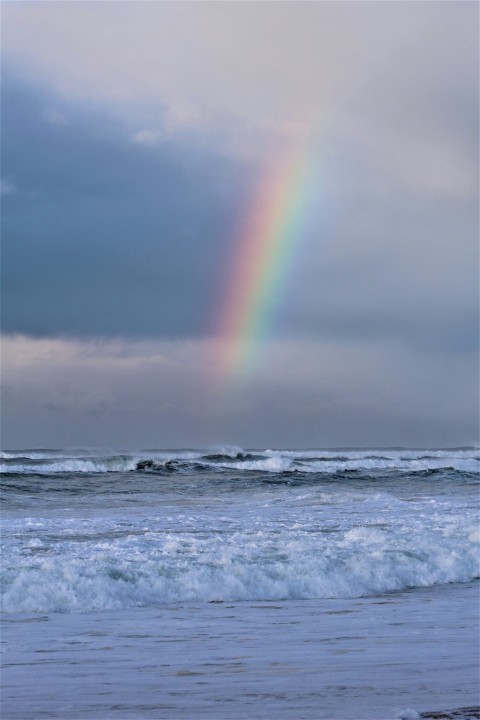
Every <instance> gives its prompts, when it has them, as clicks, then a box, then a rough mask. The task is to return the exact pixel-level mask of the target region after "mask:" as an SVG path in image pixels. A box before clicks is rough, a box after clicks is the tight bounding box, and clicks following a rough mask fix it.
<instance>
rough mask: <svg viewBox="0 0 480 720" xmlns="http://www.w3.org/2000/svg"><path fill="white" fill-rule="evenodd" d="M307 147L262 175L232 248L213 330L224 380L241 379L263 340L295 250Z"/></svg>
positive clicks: (308, 171) (307, 173) (307, 184)
mask: <svg viewBox="0 0 480 720" xmlns="http://www.w3.org/2000/svg"><path fill="white" fill-rule="evenodd" d="M311 156H312V152H311V147H310V145H309V143H307V142H306V141H304V142H302V143H301V144H300V146H299V144H298V143H297V144H296V145H294V146H293V147H290V148H289V149H288V150H287V151H284V152H283V154H282V156H281V157H280V158H277V159H276V161H275V162H274V163H273V164H271V165H270V167H269V168H268V170H267V172H266V173H264V175H263V177H262V179H261V182H260V183H259V188H258V189H257V192H256V193H255V194H254V199H253V202H252V204H251V207H250V209H249V211H248V212H247V213H246V217H245V221H244V224H243V227H242V228H241V232H240V234H239V237H238V239H237V242H236V243H235V255H234V257H233V260H232V268H231V272H230V282H229V287H228V291H227V297H226V299H225V301H224V303H223V309H222V313H221V317H220V321H219V324H218V328H217V333H216V334H217V336H218V337H220V338H221V350H220V353H219V354H220V359H219V365H220V369H221V373H222V375H223V376H224V378H225V380H227V381H229V382H230V381H231V380H232V379H233V378H237V379H240V378H242V377H245V376H247V375H248V374H249V373H250V372H251V370H252V367H253V361H254V359H255V358H257V357H258V351H259V343H260V341H261V340H263V339H265V338H267V337H268V333H269V331H270V329H271V326H272V322H273V318H274V313H275V309H276V307H277V305H278V301H279V299H280V297H281V295H282V288H283V285H284V281H285V278H286V276H287V273H288V270H289V268H290V267H291V265H292V260H293V256H294V254H295V251H296V250H297V248H298V241H299V238H300V236H301V233H302V230H303V227H304V221H305V217H306V215H307V206H308V204H309V200H310V195H311V191H312V188H313V187H314V183H312V174H313V170H314V163H313V162H312V157H311Z"/></svg>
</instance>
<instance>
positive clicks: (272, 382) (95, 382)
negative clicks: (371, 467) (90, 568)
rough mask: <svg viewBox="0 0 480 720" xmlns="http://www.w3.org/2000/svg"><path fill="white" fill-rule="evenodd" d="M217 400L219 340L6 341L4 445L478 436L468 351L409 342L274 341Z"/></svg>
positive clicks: (381, 441)
mask: <svg viewBox="0 0 480 720" xmlns="http://www.w3.org/2000/svg"><path fill="white" fill-rule="evenodd" d="M264 350H265V354H264V356H263V361H262V363H261V364H260V366H259V368H258V372H257V373H256V374H255V376H252V377H251V378H250V381H249V382H247V383H246V384H245V383H244V384H243V385H242V386H238V389H237V391H235V388H233V389H232V390H231V392H230V393H227V394H222V393H219V392H218V376H219V373H221V372H222V369H223V368H222V367H221V366H218V364H217V361H218V358H219V355H218V352H217V349H216V347H215V344H214V343H212V342H211V341H205V340H203V341H182V342H168V341H162V342H142V343H131V342H129V343H125V342H120V341H109V342H84V341H78V340H76V341H72V340H69V341H67V340H34V339H32V338H27V337H22V336H16V337H6V338H4V340H3V366H4V369H3V382H4V384H5V386H6V387H7V392H6V395H5V403H4V410H3V414H4V427H5V432H4V445H5V447H12V446H19V445H20V446H23V447H25V446H31V447H32V446H47V447H51V446H52V444H53V445H61V446H63V447H67V446H69V445H70V446H71V445H78V444H81V445H86V446H91V447H100V446H111V447H114V448H116V449H120V450H121V449H138V448H142V447H143V448H145V447H158V448H161V447H205V446H208V445H211V444H215V443H220V444H222V443H234V444H239V445H242V446H244V447H249V446H255V447H281V446H284V447H285V446H290V447H307V446H311V447H322V446H340V445H343V446H347V445H350V446H355V445H357V446H358V445H364V446H368V445H370V446H371V445H392V444H396V445H398V444H405V445H410V446H412V445H413V446H417V447H418V446H432V445H433V446H434V445H442V444H445V445H461V444H465V443H468V442H472V440H473V439H474V438H475V437H476V433H477V429H478V427H477V426H478V417H477V416H478V409H477V407H476V402H475V398H474V395H473V394H472V388H473V387H474V385H475V382H476V380H475V378H476V364H475V359H474V357H473V355H474V354H472V353H464V354H462V355H461V356H460V355H459V356H457V358H456V359H455V362H454V364H453V365H452V362H451V358H449V357H448V356H442V355H439V356H438V357H437V359H436V361H435V363H434V364H432V362H431V358H430V357H428V356H425V355H423V356H422V355H421V354H418V355H416V356H414V357H412V355H411V354H410V353H409V352H406V351H405V348H404V347H402V346H401V344H398V343H395V342H391V343H387V344H386V345H385V344H384V343H381V344H379V343H378V342H376V341H374V342H370V341H363V342H361V343H358V344H357V346H356V348H355V351H354V352H352V351H351V350H350V351H348V350H347V348H346V347H345V345H343V344H342V343H336V342H277V343H273V344H270V345H269V346H268V347H267V348H265V349H264Z"/></svg>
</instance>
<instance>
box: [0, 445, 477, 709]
mask: <svg viewBox="0 0 480 720" xmlns="http://www.w3.org/2000/svg"><path fill="white" fill-rule="evenodd" d="M2 465H3V468H2V469H3V479H2V495H3V500H2V508H3V513H2V523H3V532H2V543H3V551H2V607H3V643H4V665H5V667H4V670H3V673H2V683H3V705H2V718H3V720H6V719H7V718H10V717H11V718H22V719H23V718H24V719H25V720H27V718H38V717H47V718H77V719H79V718H91V719H93V720H95V719H96V718H102V719H105V718H112V720H113V718H144V717H145V718H167V719H170V718H171V719H172V720H175V719H177V718H182V719H183V720H186V719H188V720H195V718H197V717H198V718H207V717H209V718H210V717H211V718H265V719H267V718H273V717H279V718H280V717H281V718H291V719H292V720H296V718H310V719H312V720H313V719H315V718H336V719H339V720H340V719H341V718H358V719H359V720H362V719H363V718H364V719H365V720H368V719H369V718H372V719H373V718H394V717H401V716H402V714H403V716H405V717H415V716H416V713H419V712H422V711H425V710H428V709H446V708H458V707H463V706H466V705H475V704H478V632H477V631H476V629H475V628H476V622H477V620H478V597H479V596H478V576H479V557H478V548H479V539H480V537H479V527H478V469H479V459H478V451H476V450H474V449H469V448H463V449H456V450H448V451H447V450H442V451H439V450H366V451H353V450H339V451H338V450H331V451H325V450H311V451H244V450H240V449H236V448H216V449H211V450H209V451H193V450H189V451H171V452H167V451H162V452H157V451H148V452H139V453H127V454H115V453H111V452H108V453H107V452H102V453H100V452H96V453H93V452H92V451H89V450H76V451H72V452H69V451H62V452H59V451H25V452H12V453H3V459H2Z"/></svg>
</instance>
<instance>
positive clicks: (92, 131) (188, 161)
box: [2, 79, 245, 336]
mask: <svg viewBox="0 0 480 720" xmlns="http://www.w3.org/2000/svg"><path fill="white" fill-rule="evenodd" d="M52 104H53V103H52V98H51V97H49V96H48V95H45V94H41V93H40V92H39V91H38V90H37V91H33V90H31V89H30V88H28V87H26V86H25V85H24V86H19V85H18V84H15V83H14V82H13V81H8V79H7V81H6V82H4V86H3V91H2V106H3V127H2V132H3V142H2V150H3V153H2V174H3V175H4V177H5V178H7V179H9V178H12V179H14V180H13V182H14V186H12V192H10V193H9V194H8V196H5V197H4V201H3V217H2V236H3V247H4V249H3V273H4V275H3V284H2V288H3V329H4V331H6V332H24V333H27V334H32V335H36V336H39V335H43V336H49V335H50V336H51V335H59V334H67V335H97V334H99V335H116V334H118V335H126V336H151V335H155V336H165V335H167V336H185V335H199V334H202V333H206V332H209V331H211V326H212V319H213V318H212V308H215V306H216V305H217V304H218V301H219V293H220V292H221V290H223V285H222V279H221V276H220V275H219V269H220V267H222V266H225V264H226V258H225V253H226V252H228V250H229V248H230V243H229V240H230V238H231V237H232V235H233V230H234V228H233V223H234V221H235V220H236V217H237V213H238V212H239V208H240V207H241V204H242V197H243V193H244V192H245V173H244V172H243V171H242V168H241V167H240V166H239V165H234V164H233V163H232V162H231V161H227V160H225V159H222V158H220V157H218V156H214V155H212V154H210V155H205V154H202V152H201V151H198V150H197V151H192V149H191V148H189V149H188V152H187V149H186V148H183V149H182V147H181V146H180V145H178V144H176V145H172V144H170V145H168V144H166V143H165V144H160V145H159V146H158V147H156V148H155V149H152V148H149V147H146V146H143V145H140V144H138V143H137V144H135V143H134V142H132V141H131V140H129V139H127V138H126V137H125V132H123V135H122V133H121V131H120V130H119V128H118V127H117V126H116V125H115V123H114V122H113V121H111V120H110V121H109V120H108V119H107V118H105V117H102V116H101V115H100V114H98V113H96V114H94V113H92V114H91V115H88V114H87V113H83V114H80V113H77V114H75V113H71V115H70V116H68V120H67V119H66V116H67V115H68V109H67V112H66V113H64V114H62V112H61V111H60V110H52V109H51V108H52ZM242 172H243V175H242ZM10 182H11V183H12V181H10Z"/></svg>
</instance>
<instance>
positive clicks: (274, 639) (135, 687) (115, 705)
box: [2, 583, 479, 720]
mask: <svg viewBox="0 0 480 720" xmlns="http://www.w3.org/2000/svg"><path fill="white" fill-rule="evenodd" d="M478 601H479V585H478V583H467V584H461V585H452V586H448V587H441V588H439V587H433V588H426V589H416V590H411V591H405V592H401V593H391V594H388V595H384V596H379V597H373V598H357V599H355V600H340V599H336V600H302V601H292V600H287V601H275V602H265V601H263V602H262V601H256V602H220V603H216V602H214V603H189V604H177V605H170V606H162V607H157V608H136V609H130V610H128V611H127V610H119V611H108V612H106V611H103V612H97V613H85V614H79V615H63V614H14V615H9V616H8V617H6V618H5V619H4V631H3V637H2V642H3V647H4V652H3V661H4V669H3V711H2V719H3V720H9V719H11V720H34V719H35V720H37V718H42V717H45V718H63V719H64V720H67V719H69V718H72V719H73V718H76V719H80V718H82V719H86V718H89V719H90V720H94V719H98V720H106V719H107V718H108V719H109V720H116V719H118V718H125V720H126V719H127V718H129V719H132V718H135V719H140V718H152V719H153V718H156V719H164V720H177V719H178V720H196V719H197V718H198V719H199V720H200V719H203V718H212V719H213V718H215V719H218V720H228V719H232V720H234V719H235V720H236V719H237V718H238V719H239V718H252V719H255V718H259V719H260V718H262V719H264V720H267V719H268V720H269V719H270V718H295V719H297V718H298V719H300V718H305V719H307V718H308V719H310V720H317V719H318V720H320V719H321V718H329V719H332V720H334V719H335V720H342V719H343V720H349V719H355V720H376V719H380V718H382V719H385V720H387V719H393V718H396V717H401V716H402V715H404V716H405V717H415V714H413V711H416V712H421V711H424V710H431V709H442V708H445V709H446V708H452V707H462V706H467V705H475V704H477V703H478V674H477V669H478V650H479V649H478ZM20 698H21V701H20ZM405 712H406V714H405ZM409 713H410V714H409Z"/></svg>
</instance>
